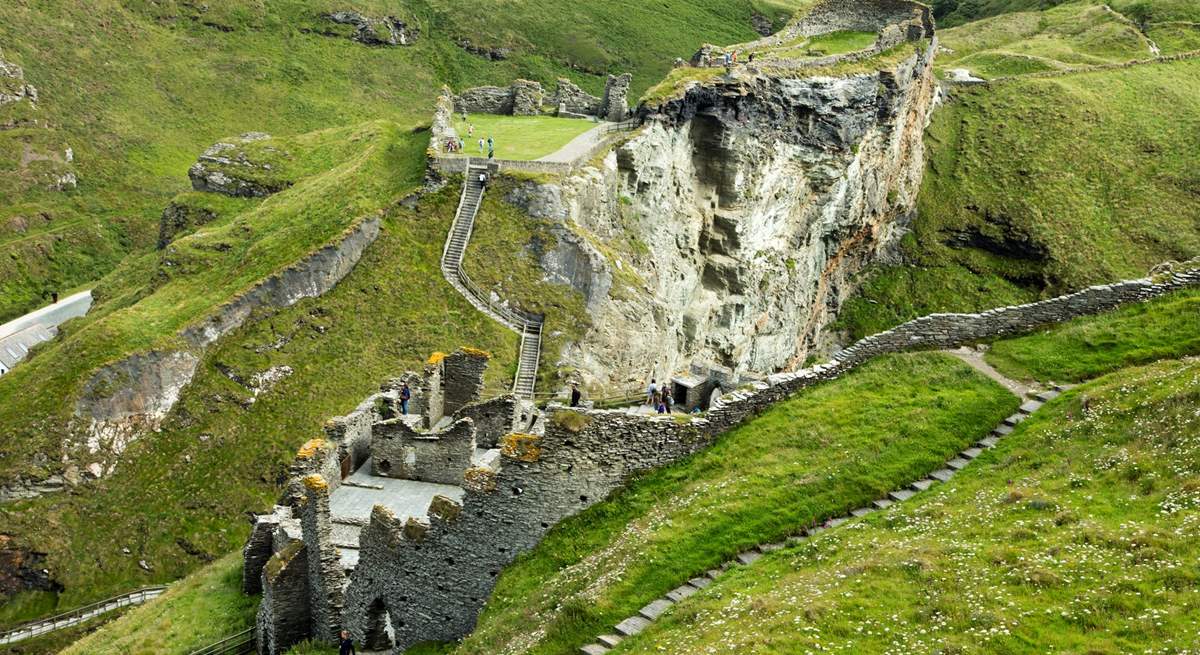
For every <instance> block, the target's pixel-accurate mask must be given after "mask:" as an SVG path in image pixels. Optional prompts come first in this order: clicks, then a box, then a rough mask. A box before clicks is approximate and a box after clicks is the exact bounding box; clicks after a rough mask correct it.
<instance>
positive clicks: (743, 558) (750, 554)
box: [736, 550, 762, 564]
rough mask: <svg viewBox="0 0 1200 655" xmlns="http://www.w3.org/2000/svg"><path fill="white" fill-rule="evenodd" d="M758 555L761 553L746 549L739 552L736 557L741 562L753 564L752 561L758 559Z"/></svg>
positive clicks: (760, 555)
mask: <svg viewBox="0 0 1200 655" xmlns="http://www.w3.org/2000/svg"><path fill="white" fill-rule="evenodd" d="M760 557H762V553H756V552H754V551H752V550H748V551H746V552H744V553H739V554H738V556H737V558H736V559H737V561H738V562H739V563H741V564H753V563H754V562H756V561H758V558H760Z"/></svg>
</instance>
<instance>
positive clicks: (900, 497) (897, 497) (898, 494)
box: [888, 489, 917, 502]
mask: <svg viewBox="0 0 1200 655" xmlns="http://www.w3.org/2000/svg"><path fill="white" fill-rule="evenodd" d="M915 495H917V492H915V491H913V490H911V489H897V490H895V491H893V492H891V493H889V494H888V498H891V499H892V500H894V501H896V502H904V501H906V500H908V499H909V498H912V497H913V496H915Z"/></svg>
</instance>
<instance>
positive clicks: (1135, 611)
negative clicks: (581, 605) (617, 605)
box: [614, 358, 1200, 654]
mask: <svg viewBox="0 0 1200 655" xmlns="http://www.w3.org/2000/svg"><path fill="white" fill-rule="evenodd" d="M1198 394H1200V360H1197V359H1194V358H1193V359H1184V360H1172V361H1166V362H1162V363H1159V364H1155V365H1151V366H1147V367H1144V368H1140V369H1125V370H1123V371H1121V372H1120V373H1119V374H1114V375H1111V376H1108V377H1105V378H1102V379H1100V380H1098V381H1096V382H1094V383H1091V384H1088V385H1086V386H1084V387H1082V388H1079V389H1077V390H1074V391H1073V392H1071V393H1069V394H1067V395H1066V396H1064V397H1062V398H1060V399H1058V400H1056V401H1054V402H1053V403H1052V404H1050V405H1047V406H1046V407H1045V408H1043V409H1042V410H1041V411H1040V412H1039V413H1038V414H1037V415H1036V416H1035V417H1034V418H1032V419H1030V420H1028V421H1026V422H1024V423H1022V424H1021V425H1020V426H1019V427H1018V428H1017V430H1016V431H1015V432H1014V433H1013V434H1012V435H1011V436H1009V437H1007V438H1006V439H1004V440H1003V441H1001V443H1000V445H999V446H998V447H997V448H996V449H995V450H992V451H989V452H986V453H985V454H984V455H982V456H981V457H980V458H978V459H977V460H976V462H975V463H973V464H972V465H971V466H970V467H968V468H967V469H966V470H965V471H963V472H962V473H960V474H959V475H957V476H955V477H954V478H953V479H952V480H951V481H950V482H949V483H946V484H944V485H937V486H935V487H934V488H933V489H931V490H929V491H928V492H925V493H923V494H920V495H919V496H918V497H916V498H914V499H912V500H911V501H909V502H906V503H904V504H902V505H899V506H897V507H894V508H890V509H889V510H888V511H886V512H881V513H876V514H874V515H871V516H868V517H866V518H865V519H859V520H856V521H855V522H853V523H851V524H849V525H846V526H843V527H842V528H840V529H838V530H835V531H832V532H829V533H826V534H823V535H820V536H819V537H817V538H815V539H813V540H811V541H809V542H807V543H805V544H802V545H800V546H796V547H792V548H788V549H786V550H783V551H779V552H776V553H772V554H770V555H768V556H766V557H764V558H763V559H762V560H759V561H758V562H756V563H755V564H753V565H751V566H749V567H746V568H745V569H743V570H738V571H736V572H734V573H732V574H731V575H728V576H724V577H722V579H721V580H720V581H718V582H717V583H715V584H713V585H712V586H710V587H709V588H708V589H706V590H704V591H703V592H701V593H699V594H697V595H695V596H693V597H691V598H689V599H687V600H685V601H683V602H682V603H680V604H679V605H677V606H676V607H675V608H674V609H673V610H672V611H670V612H669V613H668V614H667V615H666V616H665V617H664V618H663V619H660V620H659V621H658V622H656V623H655V624H654V625H652V626H651V627H650V628H649V629H648V630H647V631H646V632H645V633H643V634H642V635H639V636H638V637H636V638H634V639H631V640H629V641H627V642H625V643H622V644H621V645H620V647H618V648H617V649H615V650H614V653H620V654H624V653H654V652H703V653H714V654H716V653H739V654H743V653H777V652H805V651H810V652H814V651H820V652H854V653H864V652H869V653H882V652H897V651H900V652H933V651H939V652H955V653H1046V652H1072V653H1118V652H1122V653H1128V652H1156V653H1164V652H1165V653H1186V652H1192V651H1194V650H1195V649H1196V648H1197V647H1200V637H1198V635H1200V570H1197V568H1196V561H1197V558H1200V530H1198V529H1197V528H1200V524H1198V521H1197V519H1200V512H1197V509H1200V465H1198V463H1200V415H1197V413H1196V411H1195V409H1196V398H1197V395H1198Z"/></svg>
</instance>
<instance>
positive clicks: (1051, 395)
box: [1034, 389, 1061, 403]
mask: <svg viewBox="0 0 1200 655" xmlns="http://www.w3.org/2000/svg"><path fill="white" fill-rule="evenodd" d="M1060 395H1061V393H1060V392H1058V391H1056V390H1054V389H1051V390H1050V391H1043V392H1041V393H1039V394H1037V395H1036V396H1034V398H1037V399H1038V400H1040V401H1042V402H1044V403H1048V402H1050V401H1051V400H1054V399H1055V398H1058V397H1059V396H1060Z"/></svg>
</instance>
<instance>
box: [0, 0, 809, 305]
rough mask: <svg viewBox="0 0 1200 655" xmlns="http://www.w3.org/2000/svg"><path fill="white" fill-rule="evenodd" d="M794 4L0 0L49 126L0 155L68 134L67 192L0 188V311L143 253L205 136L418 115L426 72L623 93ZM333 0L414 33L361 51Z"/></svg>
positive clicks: (432, 85) (2, 21)
mask: <svg viewBox="0 0 1200 655" xmlns="http://www.w3.org/2000/svg"><path fill="white" fill-rule="evenodd" d="M794 5H795V0H734V1H732V2H726V1H718V0H702V1H688V2H683V1H673V2H668V3H660V4H658V5H655V6H654V7H649V6H646V5H645V4H644V3H641V2H636V1H634V0H606V1H605V2H601V3H576V2H570V1H568V0H550V1H549V2H546V1H540V0H539V1H536V2H535V1H534V0H517V1H511V0H503V1H502V0H481V1H480V2H471V3H462V2H453V1H450V0H416V1H414V2H404V3H401V2H397V1H395V0H318V1H316V2H310V1H307V0H281V1H277V2H269V3H268V2H262V1H254V2H244V1H242V0H209V1H208V2H205V3H194V2H190V1H186V0H166V1H163V2H147V1H145V0H96V1H95V2H87V3H79V2H74V1H72V0H49V1H42V0H11V1H9V2H5V3H4V6H3V7H2V8H0V43H2V44H3V48H4V50H3V57H4V58H5V59H6V60H9V61H13V62H15V63H18V64H20V65H22V66H23V67H24V68H25V77H26V81H27V82H28V83H30V84H33V85H35V86H36V87H38V89H39V91H40V102H39V103H38V109H37V110H36V112H33V116H35V117H36V118H38V119H39V120H40V121H41V122H42V124H44V125H49V126H50V127H49V129H42V128H38V129H36V130H32V131H31V130H15V131H13V130H10V131H2V130H0V153H6V154H7V153H10V152H16V151H19V150H20V149H21V148H23V145H22V143H24V142H27V141H30V140H36V141H37V143H36V144H35V145H37V147H38V152H39V153H41V152H43V151H45V152H46V153H50V152H53V153H61V152H62V151H63V149H64V148H65V147H67V146H69V147H71V148H72V149H73V150H74V153H75V164H74V165H75V170H76V171H77V173H78V176H79V188H78V189H77V190H74V191H68V192H57V191H50V190H47V189H46V188H45V187H44V186H41V185H34V186H32V187H30V188H21V189H13V188H10V187H9V185H5V184H0V321H3V320H6V319H8V318H11V317H13V316H16V315H18V314H20V313H22V312H24V311H27V310H29V309H31V308H33V307H35V306H37V305H38V304H40V303H41V296H42V295H43V293H45V292H48V291H49V290H54V289H57V290H60V291H61V290H65V289H67V288H73V287H78V286H80V285H84V284H88V283H90V282H91V281H93V280H96V279H97V278H99V277H100V276H101V275H103V274H104V273H106V272H107V271H109V270H111V269H112V268H114V267H115V266H116V264H117V263H118V262H119V261H120V260H121V259H122V258H123V257H124V256H125V255H126V254H129V253H134V252H139V251H142V250H144V249H145V248H147V247H149V246H150V245H151V244H152V243H153V235H154V233H155V232H156V219H157V217H158V214H159V212H160V211H161V210H162V207H163V205H164V204H166V201H167V200H169V199H170V197H171V196H173V195H174V194H176V193H178V192H180V191H182V190H184V189H185V188H186V186H187V180H186V178H185V177H184V173H185V171H186V170H187V167H188V166H189V165H190V164H191V163H192V162H193V161H194V160H195V157H196V155H197V154H198V153H199V151H200V150H201V149H203V148H204V147H205V146H207V145H208V144H210V143H212V142H213V141H215V140H216V139H218V138H221V137H224V136H227V135H230V134H239V133H242V132H246V131H251V130H260V131H265V132H269V133H272V134H275V135H280V136H290V135H295V134H301V133H306V132H310V131H313V130H316V129H320V128H325V127H331V126H337V125H349V124H356V123H360V122H362V121H365V120H372V119H388V120H396V121H399V122H403V123H408V122H411V121H414V120H422V121H423V120H428V115H429V113H430V111H431V107H432V104H431V103H432V98H433V96H434V94H435V93H436V92H437V91H438V89H439V88H440V87H441V85H442V84H451V85H453V86H455V87H463V86H471V85H476V84H483V83H499V84H503V83H507V82H508V81H509V80H511V79H512V78H514V77H526V78H530V79H536V80H540V81H542V82H543V83H547V84H552V83H553V82H554V79H555V78H556V77H558V76H560V75H568V76H570V77H572V78H573V79H574V80H575V81H576V82H578V83H579V84H580V85H581V86H583V87H585V88H587V89H589V90H591V91H592V92H597V93H598V92H599V91H600V90H601V89H602V87H603V83H604V81H603V77H604V74H605V73H606V72H608V71H610V70H611V71H614V72H624V71H631V72H633V73H634V88H635V91H637V90H639V89H644V88H646V87H647V86H649V85H650V84H651V83H653V82H654V81H656V80H657V79H658V78H659V77H661V75H662V74H663V73H665V72H666V71H667V70H668V69H669V68H670V66H671V62H672V61H673V60H674V58H675V57H680V56H683V57H686V56H688V55H690V54H691V52H692V51H694V50H695V48H696V45H697V44H698V43H701V42H703V41H715V42H734V41H740V40H746V39H747V38H750V37H752V36H753V35H754V32H753V30H752V28H751V20H750V18H751V15H752V14H753V13H754V12H755V11H758V12H761V13H763V14H766V15H768V16H769V17H771V18H772V19H774V20H775V21H776V22H777V23H779V22H782V20H783V18H784V17H785V16H786V15H787V13H788V11H789V10H790V8H791V7H793V6H794ZM338 10H357V11H360V12H362V13H364V14H367V15H370V16H376V17H381V16H387V15H393V16H396V17H397V18H399V19H401V20H403V21H405V22H407V23H408V24H409V25H414V26H416V27H418V28H419V29H420V31H421V33H420V36H419V37H418V40H417V42H416V44H415V45H414V46H411V47H370V46H366V45H363V44H361V43H358V42H356V41H353V40H351V39H350V38H348V34H349V30H347V29H346V28H345V27H342V26H337V25H335V24H334V23H332V22H329V21H327V20H325V19H323V18H322V17H321V15H322V14H325V13H329V12H332V11H338ZM464 39H466V40H469V41H470V42H471V43H472V44H473V45H474V46H477V47H480V48H485V49H490V48H499V49H503V50H504V51H505V53H506V54H505V56H506V59H504V60H501V61H493V60H491V59H489V58H485V57H482V56H479V55H476V54H471V53H470V52H468V51H467V50H465V49H464V48H463V47H461V46H460V45H459V42H460V41H462V40H464ZM634 97H636V93H635V95H634ZM21 111H27V110H25V109H22V110H21ZM4 118H5V116H3V115H0V119H4ZM3 122H4V121H3V120H0V123H3ZM8 158H9V157H7V156H6V159H8ZM0 170H2V168H0ZM6 179H10V178H9V176H6ZM26 186H28V185H26Z"/></svg>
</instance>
